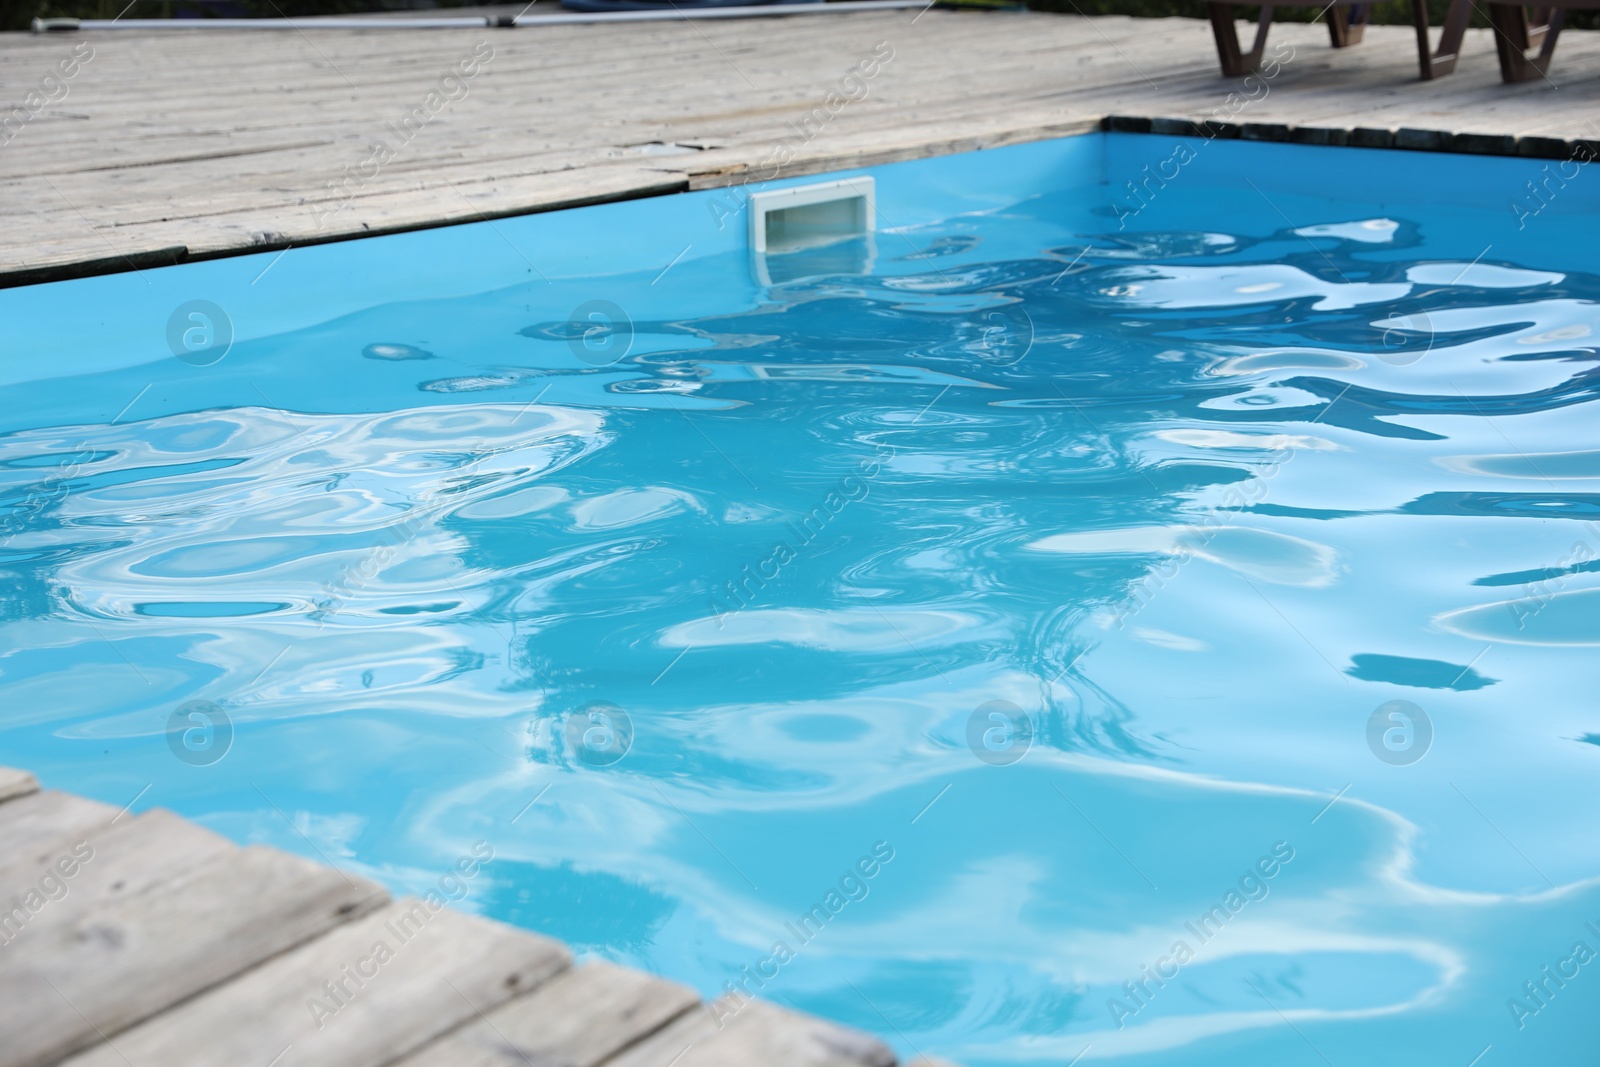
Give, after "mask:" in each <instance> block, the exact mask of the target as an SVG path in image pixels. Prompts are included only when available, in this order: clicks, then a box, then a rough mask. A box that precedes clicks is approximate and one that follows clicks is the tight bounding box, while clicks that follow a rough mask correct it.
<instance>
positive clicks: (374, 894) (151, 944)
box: [0, 847, 386, 1067]
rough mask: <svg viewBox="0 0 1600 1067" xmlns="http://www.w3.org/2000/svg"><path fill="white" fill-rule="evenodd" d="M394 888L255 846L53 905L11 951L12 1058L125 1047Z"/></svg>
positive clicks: (1, 1024)
mask: <svg viewBox="0 0 1600 1067" xmlns="http://www.w3.org/2000/svg"><path fill="white" fill-rule="evenodd" d="M385 895H386V894H384V892H383V890H382V889H380V888H379V887H378V886H376V885H374V884H372V883H370V882H364V881H358V880H356V879H353V878H350V877H349V876H347V875H344V874H343V873H341V872H339V871H334V870H330V869H328V868H326V867H320V866H317V865H315V864H312V863H310V862H308V861H306V860H302V859H300V858H299V857H296V856H290V855H288V854H287V853H283V852H276V851H274V850H271V849H265V848H259V847H250V848H244V849H230V850H228V851H227V852H224V853H223V854H222V855H220V856H218V857H216V858H215V859H213V860H212V861H211V862H209V863H205V864H202V865H201V866H199V867H197V868H193V869H191V870H188V871H185V872H182V873H180V874H179V875H177V876H176V877H174V878H172V879H165V880H160V881H158V883H157V884H155V885H153V886H151V887H150V888H149V889H147V890H146V891H145V892H143V893H140V894H137V895H133V896H128V897H124V898H120V899H117V900H114V901H109V902H106V903H105V904H103V906H101V907H97V908H94V909H93V910H91V911H88V912H81V911H77V910H74V909H70V908H63V909H52V908H45V909H43V910H41V911H40V912H39V914H38V915H37V916H36V917H35V918H34V920H33V922H32V923H31V924H30V928H29V929H28V930H27V931H26V935H25V936H23V937H20V938H18V939H17V940H16V941H15V942H14V943H13V944H10V945H7V946H6V948H5V951H4V953H0V1032H3V1033H4V1034H5V1038H6V1039H5V1041H4V1042H3V1043H0V1067H45V1065H46V1064H51V1063H56V1062H58V1061H59V1060H61V1059H62V1057H64V1056H67V1055H70V1054H71V1053H73V1052H75V1051H77V1050H79V1049H82V1048H86V1047H89V1046H91V1045H94V1044H97V1043H99V1042H101V1041H103V1040H105V1039H106V1038H111V1039H113V1040H117V1043H118V1044H119V1045H120V1044H121V1041H120V1040H119V1039H118V1037H117V1035H118V1034H119V1033H120V1032H121V1031H123V1030H124V1029H126V1028H127V1027H129V1026H131V1025H134V1024H136V1023H138V1022H139V1021H140V1020H142V1019H145V1018H147V1017H149V1016H152V1015H156V1014H157V1013H159V1012H162V1011H163V1010H164V1009H167V1008H170V1007H171V1006H172V1005H174V1004H177V1003H179V1002H181V1001H183V1000H185V999H186V998H188V997H191V996H194V995H195V994H197V993H201V992H203V991H204V990H207V989H210V988H211V987H212V986H215V985H216V984H217V983H219V982H224V981H226V980H227V979H229V978H231V977H232V976H234V975H236V974H239V973H240V972H242V971H245V970H247V969H248V968H251V967H253V966H255V965H257V964H259V963H261V962H262V961H263V960H267V959H270V958H272V957H273V956H275V955H277V954H279V953H281V952H284V951H285V950H287V949H290V948H292V947H294V946H295V945H298V944H301V943H302V942H305V941H307V940H310V939H313V938H317V937H319V935H321V934H323V933H325V932H326V931H327V930H329V929H330V928H332V927H333V926H336V925H338V924H340V923H343V922H345V921H346V920H347V919H349V918H351V917H353V916H357V915H360V914H362V913H363V912H365V911H367V910H369V909H370V908H371V907H372V906H374V905H375V904H377V903H378V902H379V901H381V900H382V899H384V897H385ZM67 899H69V900H70V899H71V897H70V894H69V895H68V897H67ZM172 1062H176V1061H172ZM213 1062H218V1061H213ZM239 1062H244V1061H243V1060H240V1061H239Z"/></svg>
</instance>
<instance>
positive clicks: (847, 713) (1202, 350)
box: [0, 135, 1600, 1067]
mask: <svg viewBox="0 0 1600 1067" xmlns="http://www.w3.org/2000/svg"><path fill="white" fill-rule="evenodd" d="M1178 147H1180V143H1179V142H1176V141H1174V140H1173V139H1171V138H1162V137H1139V136H1132V135H1126V136H1125V135H1099V136H1092V137H1085V138H1077V139H1072V140H1069V141H1061V142H1053V143H1049V144H1042V145H1032V146H1026V147H1021V148H1011V149H1004V150H998V151H993V152H989V153H982V154H977V155H973V156H966V157H953V158H950V159H943V160H933V161H927V162H920V163H913V164H901V165H896V166H892V167H884V168H879V169H877V170H876V171H874V172H872V173H873V174H874V175H875V177H876V179H877V181H878V183H879V187H878V198H879V206H880V209H881V213H882V215H881V218H880V219H879V226H880V232H878V233H877V235H876V237H875V242H874V246H873V247H872V248H870V249H868V248H866V247H864V246H862V247H856V248H852V249H844V250H837V249H836V250H835V252H842V254H836V255H833V256H832V257H831V258H829V257H822V258H820V259H818V260H816V261H814V262H811V263H810V264H809V265H808V264H807V263H803V262H797V261H793V260H790V261H786V262H785V264H784V265H783V270H782V271H781V272H780V276H782V277H786V278H788V279H790V280H788V281H785V282H782V283H781V284H778V285H775V286H772V287H763V286H760V285H758V284H757V283H756V282H755V281H754V280H753V277H752V273H751V268H750V263H749V261H748V259H747V257H746V254H745V252H744V250H743V244H744V239H743V231H742V229H741V227H742V225H743V218H742V215H740V214H739V213H738V210H739V209H738V204H739V200H738V197H737V195H736V194H728V193H703V194H692V195H689V196H683V197H674V198H668V199H663V200H654V201H648V202H636V203H629V204H619V205H611V206H605V207H597V208H590V209H584V210H581V211H576V212H566V213H561V214H559V215H550V216H537V217H532V218H525V219H516V220H502V221H499V222H495V223H481V224H476V225H472V226H466V227H457V228H451V229H447V230H439V231H433V232H430V233H422V234H412V235H407V236H403V237H393V238H382V239H376V240H370V241H363V242H354V243H351V244H345V245H333V246H325V247H321V248H310V249H295V250H291V251H289V252H288V253H286V254H283V255H281V256H279V255H278V254H276V253H274V254H270V255H266V254H264V255H260V256H252V257H245V258H241V259H234V260H223V261H218V262H214V263H206V264H196V265H191V266H183V267H177V268H170V269H166V270H160V271H145V272H142V273H130V274H125V275H120V276H116V277H112V278H102V279H93V280H85V281H78V282H70V283H61V284H57V285H52V286H45V287H36V288H33V289H27V290H12V291H8V292H5V293H0V316H3V318H4V321H5V322H6V332H7V336H6V339H5V340H4V342H3V344H4V361H3V364H0V381H3V385H0V398H3V404H0V429H3V434H0V626H3V638H0V762H4V763H9V764H16V765H21V766H25V767H29V768H32V769H34V770H36V771H38V772H39V773H40V775H41V777H42V778H43V779H44V780H45V781H46V782H47V784H50V785H54V786H57V787H62V788H70V789H74V790H78V791H80V792H85V793H88V794H90V795H93V796H96V797H99V798H101V799H104V800H107V801H110V802H114V803H118V804H124V803H128V802H129V801H134V806H135V808H137V809H143V808H148V807H152V806H162V807H167V808H171V809H174V810H177V811H179V812H182V813H184V814H186V815H189V816H192V817H194V818H196V819H198V820H199V821H201V822H202V823H204V824H206V825H208V826H210V827H213V828H215V829H217V830H219V831H221V832H223V833H225V834H227V835H229V836H231V837H232V838H234V839H235V840H238V841H258V842H267V843H270V844H273V845H276V846H279V847H281V848H285V849H288V850H290V851H294V852H298V853H303V854H305V855H307V856H312V857H322V858H326V859H328V860H330V861H332V862H335V863H339V864H342V865H344V866H346V867H348V868H352V869H355V870H359V871H362V872H365V873H368V874H370V875H371V876H373V877H375V878H377V879H380V880H382V881H384V882H385V883H387V884H388V885H390V886H391V887H393V888H395V889H396V890H398V891H410V892H425V891H427V890H428V889H430V888H432V887H435V886H437V885H438V884H439V880H440V877H441V876H442V875H443V874H444V873H445V872H446V871H447V870H448V869H450V868H451V866H452V864H453V862H454V860H455V859H456V858H457V857H458V856H460V855H462V854H464V853H466V852H467V851H469V850H470V849H471V848H472V847H473V844H474V842H478V841H483V842H487V843H488V844H489V846H490V847H492V849H493V850H494V857H495V858H494V860H493V862H492V863H490V864H488V865H487V866H486V867H485V869H484V874H483V875H482V876H481V877H480V878H479V879H477V880H476V881H475V882H474V883H472V884H471V885H470V886H469V887H468V891H467V895H466V897H465V898H464V899H463V900H462V901H461V906H462V907H466V908H469V909H473V910H476V911H479V912H482V913H484V914H487V915H492V916H495V917H497V918H500V919H505V920H509V921H511V922H514V923H520V924H524V925H527V926H529V927H533V928H536V929H539V930H542V931H545V932H548V933H550V934H553V935H556V936H559V937H561V938H564V939H566V940H568V941H570V942H572V943H574V944H575V945H577V946H578V947H580V948H581V949H582V950H584V951H587V952H590V953H593V954H595V955H598V956H603V957H606V958H609V959H614V960H620V961H625V962H628V963H631V964H636V965H638V966H641V967H645V968H649V969H652V970H655V971H659V972H662V973H664V974H667V975H669V976H672V977H674V978H677V979H680V980H682V981H684V982H687V983H690V984H692V985H694V986H695V987H697V988H699V989H700V990H701V991H703V992H704V993H705V994H707V995H708V996H709V995H713V994H716V993H719V992H722V991H724V990H725V989H726V988H727V985H728V983H730V982H735V983H741V984H743V985H744V986H745V988H748V989H750V990H752V991H755V992H759V993H760V994H761V995H763V996H766V997H769V998H771V999H774V1000H776V1001H779V1002H782V1003H785V1004H790V1005H793V1006H796V1007H798V1008H802V1009H805V1010H808V1011H811V1012H815V1013H819V1014H821V1015H824V1016H828V1017H830V1018H834V1019H837V1020H841V1021H843V1022H846V1023H849V1024H852V1025H855V1026H858V1027H862V1028H865V1029H867V1030H871V1031H874V1032H876V1033H878V1034H880V1035H882V1036H883V1037H884V1038H885V1039H886V1040H888V1041H890V1042H891V1043H892V1044H894V1045H895V1046H896V1047H897V1048H898V1049H899V1050H900V1051H902V1052H903V1053H908V1054H909V1053H912V1052H915V1051H920V1052H925V1053H928V1054H937V1055H942V1056H947V1057H950V1058H952V1059H957V1060H960V1061H963V1062H965V1063H967V1064H970V1065H973V1067H983V1065H991V1064H994V1065H998V1064H1010V1063H1040V1064H1044V1063H1052V1064H1054V1063H1060V1064H1065V1063H1068V1062H1072V1061H1074V1058H1075V1057H1080V1056H1081V1057H1082V1061H1083V1062H1089V1061H1093V1060H1099V1059H1114V1060H1117V1061H1119V1062H1124V1063H1127V1064H1139V1065H1144V1064H1162V1065H1167V1064H1184V1065H1195V1064H1230V1065H1231V1064H1236V1063H1241V1062H1259V1063H1271V1064H1275V1065H1294V1064H1307V1065H1311V1064H1337V1065H1346V1064H1352V1065H1353V1064H1363V1065H1370V1064H1395V1065H1401V1064H1405V1065H1411V1064H1422V1063H1428V1064H1435V1063H1437V1064H1454V1065H1460V1067H1466V1065H1467V1064H1468V1063H1469V1062H1475V1063H1481V1064H1482V1065H1484V1067H1493V1065H1496V1064H1533V1063H1539V1064H1577V1063H1580V1062H1589V1061H1590V1060H1591V1059H1592V1057H1593V1050H1594V1048H1595V1042H1596V1039H1597V1037H1600V1011H1597V1007H1600V962H1592V961H1591V959H1590V957H1591V956H1592V955H1593V954H1594V953H1600V879H1597V876H1600V837H1597V836H1596V834H1595V833H1594V829H1593V827H1594V813H1595V810H1596V809H1595V801H1596V796H1597V790H1596V784H1595V783H1596V776H1597V771H1600V747H1597V746H1600V710H1597V708H1596V706H1595V700H1594V694H1595V692H1596V681H1597V674H1596V669H1597V660H1596V657H1595V653H1594V648H1595V646H1596V645H1597V644H1600V577H1597V573H1600V434H1597V433H1596V431H1595V425H1596V423H1595V409H1594V408H1593V407H1591V404H1593V403H1594V401H1595V396H1596V388H1597V381H1600V379H1597V377H1596V375H1597V370H1596V330H1597V328H1600V312H1597V305H1596V301H1597V299H1600V261H1597V254H1596V249H1597V248H1600V241H1597V238H1600V224H1597V218H1600V193H1597V192H1596V188H1595V183H1596V182H1600V179H1597V178H1595V177H1594V176H1593V174H1591V173H1590V172H1589V171H1588V169H1587V168H1577V167H1575V166H1569V167H1568V168H1567V169H1568V170H1575V171H1576V173H1575V175H1574V176H1571V177H1569V178H1568V179H1567V180H1565V181H1564V182H1562V183H1561V185H1560V187H1559V188H1558V187H1556V186H1555V185H1551V184H1548V183H1546V184H1544V185H1543V186H1542V188H1543V189H1544V190H1545V192H1544V194H1543V196H1542V197H1541V198H1540V199H1538V200H1534V199H1531V194H1530V192H1529V190H1528V188H1527V187H1526V185H1525V183H1527V182H1529V181H1536V182H1538V181H1542V180H1543V179H1542V178H1541V171H1540V167H1541V166H1542V164H1539V163H1535V162H1527V161H1515V160H1490V159H1469V158H1461V157H1446V156H1428V155H1421V154H1407V153H1376V152H1365V151H1358V150H1353V149H1317V148H1308V147H1292V146H1276V145H1257V144H1242V143H1223V142H1218V143H1214V144H1202V143H1199V142H1193V141H1189V142H1182V143H1181V147H1182V148H1183V152H1182V153H1178V152H1177V148H1178ZM1183 154H1186V155H1187V156H1189V157H1191V158H1188V159H1185V160H1184V161H1183V162H1182V163H1181V164H1175V163H1173V162H1172V161H1173V160H1174V159H1175V158H1176V157H1177V156H1178V155H1183ZM1147 166H1148V167H1150V168H1151V169H1150V170H1148V171H1147V170H1144V169H1143V168H1145V167H1147ZM1554 166H1555V165H1552V167H1554ZM1152 173H1154V174H1157V175H1158V177H1159V176H1161V175H1175V176H1171V177H1169V178H1166V179H1163V180H1161V181H1156V182H1153V183H1150V184H1147V185H1144V186H1143V192H1142V193H1141V194H1140V195H1139V197H1138V198H1137V199H1136V198H1135V195H1134V194H1133V193H1132V192H1131V191H1130V190H1129V189H1128V187H1127V184H1126V183H1128V182H1130V181H1133V182H1137V183H1144V182H1146V181H1147V180H1148V176H1149V175H1150V174H1152ZM1563 173H1564V172H1563ZM718 197H721V198H722V199H721V200H718V199H717V198H718ZM730 203H731V204H733V205H734V207H733V210H734V214H733V215H732V216H731V217H727V210H728V209H727V205H728V204H730ZM1518 203H1520V204H1522V205H1523V209H1522V210H1521V211H1520V212H1519V211H1518V210H1517V209H1516V207H1515V206H1514V205H1515V204H1518ZM714 204H718V205H721V208H720V209H713V205H714ZM1508 204H1510V205H1513V206H1511V207H1510V208H1508V207H1507V205H1508ZM1536 205H1537V206H1538V210H1537V211H1534V210H1533V208H1534V206H1536ZM719 218H721V220H722V223H723V225H722V226H721V227H720V228H719V226H718V225H717V220H718V219H719ZM814 272H820V273H814ZM194 301H203V302H205V303H203V304H193V303H192V302H194ZM191 314H193V315H198V316H199V317H198V318H192V317H190V316H191ZM174 323H175V324H176V326H175V327H174V325H173V324H174ZM190 331H193V332H190ZM186 335H187V336H186ZM224 349H226V351H225V354H223V350H224ZM175 353H178V354H177V355H175ZM180 355H181V358H180ZM219 356H220V358H217V357H219ZM195 702H200V703H195ZM1019 757H1020V758H1019ZM1552 976H1553V977H1552ZM1479 1056H1481V1057H1482V1058H1481V1059H1480V1060H1474V1057H1479Z"/></svg>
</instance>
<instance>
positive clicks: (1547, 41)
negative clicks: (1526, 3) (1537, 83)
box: [1489, 3, 1562, 82]
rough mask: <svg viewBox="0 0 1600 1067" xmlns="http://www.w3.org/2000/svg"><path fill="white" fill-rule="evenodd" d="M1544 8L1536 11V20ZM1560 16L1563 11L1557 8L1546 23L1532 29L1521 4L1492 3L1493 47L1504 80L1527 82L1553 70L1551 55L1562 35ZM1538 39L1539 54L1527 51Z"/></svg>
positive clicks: (1490, 7)
mask: <svg viewBox="0 0 1600 1067" xmlns="http://www.w3.org/2000/svg"><path fill="white" fill-rule="evenodd" d="M1544 10H1546V9H1541V10H1540V11H1539V12H1538V13H1536V15H1535V18H1534V22H1535V23H1537V22H1538V15H1540V14H1543V13H1544ZM1561 16H1562V10H1561V9H1560V8H1557V9H1555V11H1554V12H1553V13H1552V14H1551V15H1550V21H1549V22H1548V23H1547V24H1546V25H1544V26H1538V25H1534V26H1533V27H1531V28H1530V26H1529V24H1528V16H1527V14H1526V13H1525V12H1524V11H1523V9H1522V5H1521V4H1503V3H1502V4H1497V3H1490V5H1489V24H1490V25H1491V26H1492V27H1493V28H1494V48H1495V52H1496V53H1497V54H1498V55H1499V57H1500V78H1501V80H1502V81H1507V82H1525V81H1532V80H1533V79H1534V78H1542V77H1544V76H1545V74H1546V72H1547V71H1549V69H1550V58H1551V57H1552V56H1554V55H1555V51H1556V39H1557V38H1559V37H1560V36H1561ZM1535 40H1537V41H1539V42H1540V45H1541V47H1540V48H1539V52H1538V54H1537V55H1529V54H1528V50H1529V49H1531V48H1532V47H1533V42H1534V41H1535Z"/></svg>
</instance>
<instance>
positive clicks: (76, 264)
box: [0, 114, 1600, 289]
mask: <svg viewBox="0 0 1600 1067" xmlns="http://www.w3.org/2000/svg"><path fill="white" fill-rule="evenodd" d="M1100 132H1105V133H1133V134H1148V135H1165V136H1174V137H1200V138H1205V139H1207V140H1241V141H1261V142H1269V143H1279V144H1298V145H1315V146H1321V147H1339V148H1369V149H1390V150H1395V151H1405V152H1432V153H1445V154H1457V155H1475V156H1494V157H1501V158H1515V159H1534V160H1537V159H1544V160H1579V161H1583V162H1587V161H1588V160H1592V159H1596V158H1600V138H1582V137H1580V138H1570V139H1567V138H1559V137H1545V136H1539V135H1531V134H1530V135H1518V134H1488V133H1461V132H1451V131H1448V130H1435V129H1427V128H1423V127H1410V126H1402V127H1391V128H1385V127H1373V126H1337V125H1296V124H1293V123H1281V122H1243V123H1235V122H1225V121H1218V120H1212V119H1199V120H1196V119H1186V118H1169V117H1162V116H1149V115H1117V114H1113V115H1105V116H1102V117H1100V118H1098V119H1080V120H1071V121H1066V122H1061V123H1054V124H1050V125H1045V126H1034V127H1027V128H1023V129H1010V130H1000V131H996V132H995V133H993V134H989V135H980V136H960V137H953V138H940V139H931V140H917V141H912V142H908V143H905V144H901V145H895V146H889V147H880V148H866V149H860V150H853V151H847V152H839V153H826V154H819V155H816V156H812V157H809V158H801V159H798V160H795V161H794V162H793V163H791V164H790V165H789V166H787V167H785V168H784V169H783V171H782V173H781V174H779V175H777V176H776V177H774V178H772V179H762V182H763V183H764V182H765V181H768V180H780V179H785V178H799V177H805V176H808V175H813V174H824V173H830V172H833V171H840V170H852V169H856V168H860V167H871V166H881V165H883V164H887V163H898V162H906V161H909V160H915V159H927V158H931V157H937V156H945V155H953V154H957V153H962V152H974V151H982V150H984V149H989V148H999V147H1003V146H1006V145H1014V144H1026V143H1030V142H1036V141H1044V140H1052V139H1056V138H1064V137H1078V136H1084V135H1086V134H1091V133H1100ZM653 173H654V174H656V175H659V178H658V179H655V180H649V181H645V182H641V183H639V184H636V185H628V186H624V187H621V188H614V189H608V190H605V191H602V192H597V193H594V194H591V195H580V196H567V197H561V198H557V199H554V200H550V201H548V202H542V203H537V204H526V203H524V204H512V205H508V206H506V207H504V208H497V209H491V210H481V209H473V211H472V212H471V213H470V214H463V213H460V212H453V213H452V212H441V213H440V215H439V216H438V217H437V218H434V219H428V220H423V221H407V222H402V223H397V224H395V225H393V226H373V227H367V228H363V229H360V230H356V231H351V232H345V233H330V234H325V235H324V234H318V235H314V236H310V237H307V236H306V235H303V234H300V235H294V234H278V233H263V234H258V235H256V240H254V241H253V242H252V243H250V244H248V245H239V246H231V247H225V248H214V249H207V250H204V251H200V252H191V250H190V249H189V248H188V247H187V246H186V245H169V246H166V247H162V248H157V249H150V250H146V251H136V252H131V253H117V254H113V255H109V256H97V257H93V258H87V259H80V260H70V261H65V262H59V263H49V264H41V265H39V266H27V267H18V268H10V269H8V268H4V267H0V289H10V288H18V287H23V286H29V285H42V284H46V283H50V282H59V281H71V280H74V279H78V278H92V277H101V276H106V275H113V274H125V273H129V272H136V271H141V270H145V269H147V268H154V267H167V266H175V265H177V264H181V263H202V262H206V261H209V260H216V259H226V258H231V257H234V256H245V255H255V254H257V253H261V252H277V251H282V250H286V249H289V248H304V247H310V246H314V245H322V244H335V243H339V242H344V241H355V240H361V239H363V238H367V237H382V236H388V235H392V234H397V233H413V232H417V231H421V230H431V229H438V228H440V227H444V226H456V225H462V224H466V223H472V222H487V221H493V220H496V219H505V218H517V217H521V216H525V215H540V214H544V213H546V212H551V211H564V210H568V209H570V208H577V207H589V206H593V205H597V204H609V203H620V202H624V201H629V200H641V199H648V198H652V197H658V196H667V195H670V194H673V193H683V192H695V191H698V190H703V189H717V188H727V187H730V186H734V185H740V184H756V183H755V182H753V181H752V179H751V168H750V166H749V165H748V164H747V163H743V162H739V163H734V164H733V165H731V166H728V167H723V168H718V169H712V170H705V171H692V170H690V171H682V172H675V171H667V170H661V171H655V172H653Z"/></svg>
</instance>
